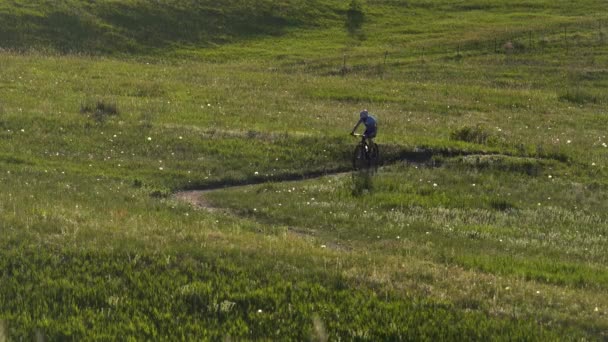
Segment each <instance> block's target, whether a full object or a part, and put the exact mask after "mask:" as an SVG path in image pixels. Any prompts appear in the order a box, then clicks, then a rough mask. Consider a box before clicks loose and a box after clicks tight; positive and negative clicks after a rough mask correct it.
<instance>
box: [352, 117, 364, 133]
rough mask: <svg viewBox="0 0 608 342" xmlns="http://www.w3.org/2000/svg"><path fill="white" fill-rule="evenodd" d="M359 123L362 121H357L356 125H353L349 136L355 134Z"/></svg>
mask: <svg viewBox="0 0 608 342" xmlns="http://www.w3.org/2000/svg"><path fill="white" fill-rule="evenodd" d="M361 122H363V120H359V121H357V124H356V125H355V127H353V130H352V132H350V134H355V131H356V130H357V127H359V125H360V124H361Z"/></svg>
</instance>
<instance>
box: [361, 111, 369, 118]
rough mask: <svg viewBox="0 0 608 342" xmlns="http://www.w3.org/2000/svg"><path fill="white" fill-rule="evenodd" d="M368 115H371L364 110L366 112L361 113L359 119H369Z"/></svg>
mask: <svg viewBox="0 0 608 342" xmlns="http://www.w3.org/2000/svg"><path fill="white" fill-rule="evenodd" d="M368 115H369V113H368V112H367V109H364V110H362V111H361V113H359V117H360V118H361V119H365V118H367V116H368Z"/></svg>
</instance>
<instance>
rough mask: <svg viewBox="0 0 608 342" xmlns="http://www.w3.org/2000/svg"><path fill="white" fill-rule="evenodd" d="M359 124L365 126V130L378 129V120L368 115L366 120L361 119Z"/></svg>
mask: <svg viewBox="0 0 608 342" xmlns="http://www.w3.org/2000/svg"><path fill="white" fill-rule="evenodd" d="M359 123H363V124H364V125H365V130H366V131H367V130H370V129H374V130H375V129H376V118H375V117H373V116H372V115H368V116H367V117H365V118H361V119H360V120H359Z"/></svg>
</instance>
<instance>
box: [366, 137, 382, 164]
mask: <svg viewBox="0 0 608 342" xmlns="http://www.w3.org/2000/svg"><path fill="white" fill-rule="evenodd" d="M368 158H369V160H368V162H369V167H370V168H372V169H373V170H377V169H378V166H380V149H379V148H378V145H377V144H376V143H373V144H372V145H371V146H370V147H369V152H368Z"/></svg>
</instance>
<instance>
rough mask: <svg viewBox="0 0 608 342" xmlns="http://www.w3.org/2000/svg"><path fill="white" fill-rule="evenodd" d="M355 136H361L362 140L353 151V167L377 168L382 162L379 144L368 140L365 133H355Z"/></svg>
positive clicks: (356, 168)
mask: <svg viewBox="0 0 608 342" xmlns="http://www.w3.org/2000/svg"><path fill="white" fill-rule="evenodd" d="M353 136H355V137H361V141H360V142H359V144H357V146H356V147H355V151H354V153H353V168H354V169H355V170H372V171H375V170H377V169H378V165H379V164H380V150H379V149H378V145H376V143H375V142H373V141H369V140H367V139H366V138H365V136H364V135H363V134H353Z"/></svg>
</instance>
